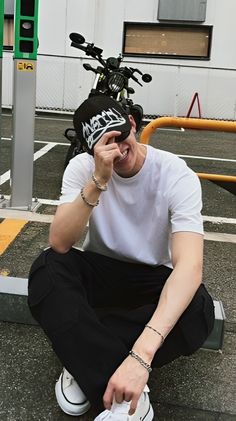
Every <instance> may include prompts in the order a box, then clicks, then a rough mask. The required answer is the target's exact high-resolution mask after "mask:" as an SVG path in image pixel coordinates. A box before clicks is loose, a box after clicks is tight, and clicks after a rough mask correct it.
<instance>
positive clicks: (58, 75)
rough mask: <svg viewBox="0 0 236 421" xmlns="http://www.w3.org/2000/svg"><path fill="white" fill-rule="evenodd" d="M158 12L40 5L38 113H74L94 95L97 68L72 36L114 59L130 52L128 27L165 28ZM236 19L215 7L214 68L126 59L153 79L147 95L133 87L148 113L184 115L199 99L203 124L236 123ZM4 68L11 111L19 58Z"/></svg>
mask: <svg viewBox="0 0 236 421" xmlns="http://www.w3.org/2000/svg"><path fill="white" fill-rule="evenodd" d="M58 4H59V6H58ZM157 13H158V0H145V2H137V0H119V1H117V0H60V2H58V0H50V1H48V0H40V14H39V16H40V18H39V50H38V53H39V55H38V70H37V107H40V108H44V109H45V108H46V109H58V110H73V109H75V108H76V107H77V106H78V105H79V104H80V103H81V102H82V101H83V100H84V99H85V98H86V96H87V95H88V92H89V90H90V88H91V84H92V80H93V75H92V74H91V73H90V72H86V71H85V70H84V69H83V67H82V64H83V63H84V62H90V63H92V64H94V62H92V60H90V59H88V58H87V57H85V55H84V54H83V52H81V51H79V50H76V49H74V48H72V47H70V40H69V33H70V32H79V33H81V34H83V35H84V37H85V38H86V40H87V41H89V42H94V43H95V44H96V45H97V46H99V47H101V48H102V49H103V50H104V57H105V58H106V57H108V56H111V55H118V54H119V53H120V52H121V50H122V42H123V22H124V21H131V22H134V21H137V22H157ZM235 15H236V2H235V0H225V1H224V2H222V1H221V0H208V2H207V12H206V21H205V22H204V23H203V25H213V39H212V48H211V59H210V61H200V60H182V59H163V58H153V57H150V58H149V57H146V58H137V57H129V58H124V62H125V63H127V65H130V66H132V67H138V68H139V69H140V70H141V71H143V72H144V73H150V74H151V75H152V77H153V80H152V82H151V83H150V84H148V85H145V86H144V87H143V88H141V87H139V86H138V85H137V84H135V83H132V86H133V87H134V89H135V91H136V93H135V95H134V96H133V98H134V100H135V101H136V102H138V103H141V104H142V105H143V107H144V111H145V114H151V115H179V116H184V115H186V114H187V111H188V109H189V106H190V103H191V100H192V97H193V95H194V93H195V92H198V94H199V98H200V103H201V108H202V114H203V117H206V118H222V119H235V118H236V89H235V88H236V49H235V41H236V35H235V22H234V21H235ZM3 63H4V64H3V81H4V83H3V106H4V105H5V106H10V105H11V101H12V100H11V98H12V53H7V52H5V53H4V60H3ZM192 115H193V116H195V115H196V116H197V115H198V113H197V109H196V107H194V109H193V114H192Z"/></svg>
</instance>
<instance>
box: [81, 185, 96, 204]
mask: <svg viewBox="0 0 236 421" xmlns="http://www.w3.org/2000/svg"><path fill="white" fill-rule="evenodd" d="M80 196H81V197H82V199H83V201H84V203H85V204H86V205H88V206H90V207H91V208H94V207H95V206H97V205H98V204H99V199H98V200H97V201H96V202H95V203H91V202H89V201H88V200H87V199H86V197H85V195H84V189H83V188H82V189H81V190H80Z"/></svg>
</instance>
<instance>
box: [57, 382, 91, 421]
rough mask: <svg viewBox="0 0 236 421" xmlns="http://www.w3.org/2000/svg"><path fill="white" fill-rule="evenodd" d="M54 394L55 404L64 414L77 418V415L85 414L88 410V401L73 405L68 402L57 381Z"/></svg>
mask: <svg viewBox="0 0 236 421" xmlns="http://www.w3.org/2000/svg"><path fill="white" fill-rule="evenodd" d="M55 394H56V398H57V403H58V405H59V406H60V408H61V409H62V411H63V412H65V414H68V415H72V416H74V417H78V416H79V415H83V414H85V413H86V412H87V411H88V410H89V409H90V403H89V401H86V402H83V403H81V404H73V403H70V402H68V401H67V400H66V399H65V397H64V395H63V393H62V390H61V382H60V380H58V381H57V382H56V385H55Z"/></svg>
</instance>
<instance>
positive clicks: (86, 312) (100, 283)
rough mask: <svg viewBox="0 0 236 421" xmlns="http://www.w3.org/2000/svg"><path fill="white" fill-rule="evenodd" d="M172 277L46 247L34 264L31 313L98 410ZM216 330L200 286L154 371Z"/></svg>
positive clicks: (140, 266) (164, 272)
mask: <svg viewBox="0 0 236 421" xmlns="http://www.w3.org/2000/svg"><path fill="white" fill-rule="evenodd" d="M170 273H171V269H170V268H168V267H166V266H158V267H152V266H148V265H145V264H135V263H128V262H122V261H119V260H116V259H112V258H110V257H106V256H102V255H100V254H97V253H93V252H89V251H80V250H77V249H75V248H72V249H71V250H70V251H69V252H68V253H66V254H59V253H56V252H55V251H53V250H52V249H47V250H45V251H43V252H42V253H41V254H40V256H39V257H38V258H37V259H36V260H35V262H34V263H33V265H32V267H31V270H30V274H29V295H28V303H29V307H30V310H31V312H32V315H33V316H34V318H35V319H36V320H37V321H38V323H39V324H40V325H41V327H42V328H43V330H44V331H45V333H46V335H47V336H48V337H49V339H50V341H51V344H52V347H53V349H54V351H55V352H56V354H57V356H58V357H59V359H60V360H61V362H62V364H63V365H64V366H65V367H66V369H67V370H68V371H69V372H70V373H71V374H72V375H73V377H74V378H75V379H76V380H77V382H78V384H79V386H80V387H81V389H82V390H83V391H84V393H85V395H86V396H87V398H88V399H89V400H90V402H91V403H94V404H100V402H101V400H102V396H103V394H104V391H105V389H106V385H107V382H108V380H109V378H110V377H111V375H112V374H113V373H114V371H115V370H116V368H117V367H118V366H119V365H120V364H121V363H122V361H123V360H124V359H125V358H126V357H127V355H128V353H129V351H130V349H131V348H132V346H133V344H134V342H135V341H136V339H137V338H138V336H139V335H140V334H141V332H142V331H143V329H144V325H145V324H146V323H147V322H148V321H149V320H150V318H151V316H152V314H153V313H154V311H155V309H156V306H157V303H158V300H159V297H160V293H161V291H162V288H163V286H164V284H165V281H166V280H167V278H168V276H169V275H170ZM190 282H191V280H190ZM176 299H178V297H176ZM213 324H214V307H213V301H212V299H211V297H210V295H209V294H208V292H207V291H206V289H205V287H204V285H203V284H202V285H201V286H200V288H199V289H198V291H197V293H196V294H195V296H194V298H193V300H192V302H191V303H190V305H189V306H188V308H187V309H186V310H185V312H184V313H183V315H182V316H181V318H180V319H179V321H178V323H177V324H176V325H175V327H174V328H173V329H172V331H171V332H170V333H169V335H168V336H167V338H166V340H165V342H164V344H163V346H162V347H161V348H160V349H159V350H158V351H157V353H156V355H155V358H154V360H153V363H152V365H153V366H156V367H161V366H163V365H164V364H167V363H169V362H170V361H172V360H174V359H175V358H178V357H179V356H180V355H189V354H191V353H193V352H194V351H196V350H197V349H198V348H200V347H201V345H202V344H203V342H204V341H205V339H206V338H207V336H208V335H209V333H210V331H211V330H212V328H213Z"/></svg>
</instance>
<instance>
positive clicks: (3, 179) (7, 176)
mask: <svg viewBox="0 0 236 421" xmlns="http://www.w3.org/2000/svg"><path fill="white" fill-rule="evenodd" d="M56 145H57V144H56V143H55V142H50V143H47V144H46V146H44V147H43V148H41V149H40V150H39V151H37V152H35V153H34V161H37V159H39V158H41V156H43V155H45V154H46V153H47V152H48V151H50V150H51V149H52V148H54V147H55V146H56ZM10 175H11V172H10V170H8V171H6V172H5V173H4V174H2V175H1V176H0V186H1V185H2V184H4V183H6V181H8V180H10Z"/></svg>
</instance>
